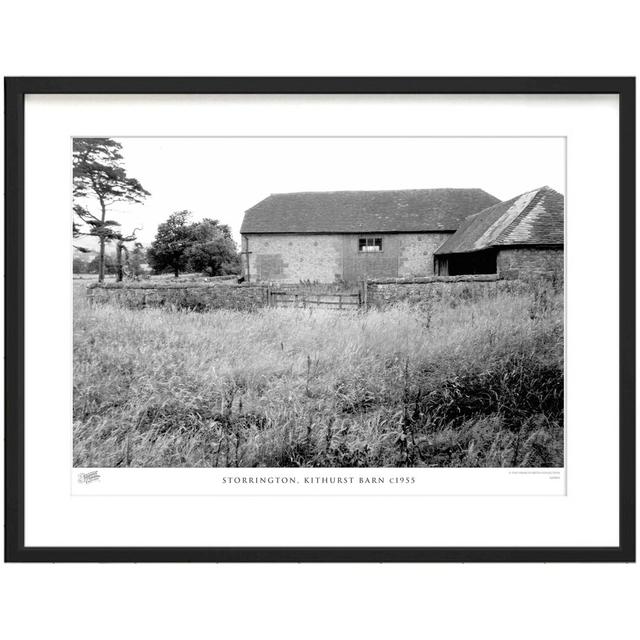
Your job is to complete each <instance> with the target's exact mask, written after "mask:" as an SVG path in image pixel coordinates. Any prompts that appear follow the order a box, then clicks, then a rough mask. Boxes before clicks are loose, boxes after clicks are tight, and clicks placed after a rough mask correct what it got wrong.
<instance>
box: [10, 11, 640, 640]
mask: <svg viewBox="0 0 640 640" xmlns="http://www.w3.org/2000/svg"><path fill="white" fill-rule="evenodd" d="M232 6H233V9H230V8H229V9H226V8H225V10H222V7H221V6H220V5H215V4H213V3H196V2H186V1H183V2H181V3H179V4H176V5H172V6H171V7H170V8H169V7H167V8H166V9H164V8H162V7H161V5H160V4H154V5H153V6H152V5H150V4H146V3H139V4H138V5H134V4H133V3H131V2H111V3H109V5H107V6H105V5H100V4H88V3H86V2H78V3H44V2H43V3H35V2H22V3H20V4H18V3H12V5H11V8H10V9H4V10H3V15H2V20H1V22H2V24H3V27H4V28H3V34H2V37H1V38H0V47H1V49H0V50H1V51H2V53H1V55H0V59H1V60H2V65H3V73H4V74H6V75H64V74H69V75H93V74H96V75H110V74H111V75H118V74H121V75H131V74H140V75H147V74H149V75H171V74H175V75H199V74H200V75H216V74H220V75H234V74H238V75H252V74H255V75H274V74H283V75H296V74H298V75H305V74H309V75H347V74H353V75H359V74H362V75H598V74H602V75H635V74H637V73H638V70H639V64H638V49H637V44H636V43H637V36H636V30H637V20H636V19H634V16H632V15H631V7H632V4H631V3H629V2H616V1H612V2H608V3H606V5H603V4H602V3H579V4H576V3H568V2H566V3H558V2H557V1H556V2H548V1H541V2H537V3H536V5H535V10H532V7H530V6H529V5H526V6H524V5H523V6H522V9H521V10H520V12H519V11H518V9H517V7H518V5H515V4H513V3H512V2H491V1H485V2H482V3H475V2H474V3H472V2H469V3H460V2H448V3H446V4H442V6H440V7H434V6H433V5H428V4H427V3H424V2H419V3H417V2H416V3H408V2H395V3H393V4H392V3H375V2H367V3H356V2H354V3H352V4H350V5H347V4H346V3H344V2H323V3H321V4H317V5H315V6H314V5H310V4H309V3H299V2H295V3H293V2H291V3H283V2H269V3H257V2H256V3H245V2H235V3H233V5H232ZM225 7H226V3H225ZM105 43H108V44H109V47H108V50H107V45H106V44H105ZM0 571H1V575H0V580H1V582H2V584H1V593H0V608H1V610H2V616H1V618H0V619H1V624H3V625H5V626H8V635H9V637H12V638H43V637H46V638H86V637H90V638H93V639H98V638H113V637H120V638H136V637H154V638H160V637H173V638H175V637H213V636H218V637H222V638H229V637H252V636H257V635H258V634H259V635H260V637H279V638H282V637H296V638H297V637H300V636H305V637H317V638H325V637H328V636H329V635H332V636H337V637H365V636H369V637H372V636H375V637H405V636H408V635H409V634H411V636H417V635H425V636H429V637H434V638H463V637H470V636H472V637H475V638H482V637H490V638H512V637H518V638H525V639H526V638H536V639H539V638H569V637H579V638H581V639H583V638H602V637H606V636H608V637H632V636H633V634H634V632H637V629H638V617H637V613H636V607H637V601H638V595H639V593H638V586H639V578H640V572H639V570H638V568H637V565H633V566H631V565H630V566H608V565H595V566H591V565H550V566H545V565H534V566H528V565H500V566H487V565H453V566H438V565H433V566H416V565H413V566H384V567H382V566H376V565H368V566H326V567H322V566H115V565H114V566H62V565H60V566H55V565H52V566H16V565H14V566H8V567H7V566H3V567H2V568H1V569H0Z"/></svg>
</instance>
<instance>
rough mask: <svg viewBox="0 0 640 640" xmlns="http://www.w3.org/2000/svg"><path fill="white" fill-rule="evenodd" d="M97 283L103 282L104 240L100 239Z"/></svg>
mask: <svg viewBox="0 0 640 640" xmlns="http://www.w3.org/2000/svg"><path fill="white" fill-rule="evenodd" d="M98 282H104V238H103V237H100V260H99V262H98Z"/></svg>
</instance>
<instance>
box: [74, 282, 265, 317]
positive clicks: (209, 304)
mask: <svg viewBox="0 0 640 640" xmlns="http://www.w3.org/2000/svg"><path fill="white" fill-rule="evenodd" d="M87 297H88V298H89V300H90V301H91V302H93V303H103V302H115V303H116V304H120V305H122V306H125V307H127V308H130V309H144V308H146V307H167V308H170V309H191V310H194V311H209V310H213V309H231V310H234V311H254V310H256V309H260V308H262V307H264V306H266V305H267V288H266V287H262V286H255V285H248V284H240V285H238V284H209V283H197V282H190V283H162V284H161V283H148V282H139V283H122V282H119V283H116V282H110V283H105V284H97V283H94V284H91V285H89V286H88V287H87Z"/></svg>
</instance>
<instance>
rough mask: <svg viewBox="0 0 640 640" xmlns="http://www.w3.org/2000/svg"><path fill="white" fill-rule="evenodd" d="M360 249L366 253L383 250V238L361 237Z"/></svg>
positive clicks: (359, 241)
mask: <svg viewBox="0 0 640 640" xmlns="http://www.w3.org/2000/svg"><path fill="white" fill-rule="evenodd" d="M358 251H362V252H364V253H371V252H373V251H382V238H360V239H359V240H358Z"/></svg>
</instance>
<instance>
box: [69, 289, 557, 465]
mask: <svg viewBox="0 0 640 640" xmlns="http://www.w3.org/2000/svg"><path fill="white" fill-rule="evenodd" d="M85 286H86V283H83V282H77V283H76V284H75V296H74V307H75V309H74V452H73V453H74V465H75V466H78V467H88V466H91V467H299V466H304V467H414V466H427V467H559V466H562V465H563V449H564V445H563V406H564V393H563V389H564V377H563V369H564V367H563V304H562V302H563V301H562V293H561V292H560V291H556V290H555V289H554V288H553V287H551V286H550V285H544V284H538V285H535V286H532V287H531V288H530V289H528V290H527V291H519V292H516V291H514V292H512V293H509V292H505V293H496V294H495V295H493V296H490V297H483V298H481V299H477V300H465V299H462V298H457V297H455V296H452V297H451V298H450V299H447V300H444V301H442V302H441V303H439V304H437V305H436V304H434V305H432V306H431V307H428V308H421V309H417V308H415V307H410V306H404V305H399V306H396V307H391V308H388V309H385V310H370V311H368V312H359V311H349V312H338V311H331V310H326V311H325V310H318V309H313V310H310V309H283V308H275V309H274V308H266V309H263V310H260V311H257V312H252V313H246V312H245V313H242V312H233V311H211V312H205V313H198V312H192V311H171V310H167V309H142V310H129V309H125V308H121V307H118V306H115V305H111V304H105V305H90V304H89V303H88V302H87V300H86V297H85V295H84V287H85Z"/></svg>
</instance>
